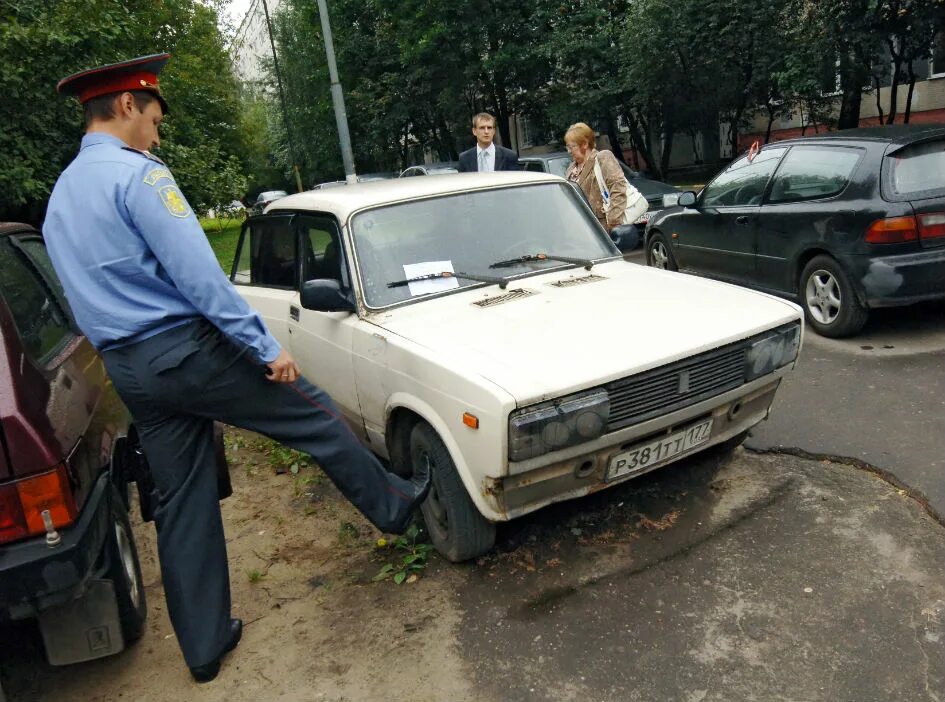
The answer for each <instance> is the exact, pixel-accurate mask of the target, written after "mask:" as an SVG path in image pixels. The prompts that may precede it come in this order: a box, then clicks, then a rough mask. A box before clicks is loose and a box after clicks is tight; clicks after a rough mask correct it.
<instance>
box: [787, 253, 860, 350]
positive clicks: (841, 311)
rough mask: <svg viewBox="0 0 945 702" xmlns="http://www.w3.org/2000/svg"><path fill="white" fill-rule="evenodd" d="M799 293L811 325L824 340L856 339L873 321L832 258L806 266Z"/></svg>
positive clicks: (822, 259) (820, 258)
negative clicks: (868, 321) (856, 335)
mask: <svg viewBox="0 0 945 702" xmlns="http://www.w3.org/2000/svg"><path fill="white" fill-rule="evenodd" d="M798 293H799V297H800V299H801V305H802V306H803V307H804V315H805V316H806V317H807V323H808V324H809V325H810V326H811V327H813V329H814V331H816V332H817V333H818V334H820V335H821V336H829V337H833V338H838V337H843V336H852V335H853V334H856V333H857V332H858V331H860V329H862V328H863V325H864V324H866V319H867V317H869V309H868V308H867V307H866V306H865V305H863V303H862V302H860V300H859V298H857V296H856V292H855V291H854V290H853V284H852V283H851V282H850V278H849V277H848V276H847V274H846V272H845V271H844V270H843V268H842V267H841V266H840V264H839V263H837V262H836V261H835V260H834V259H832V258H831V257H830V256H826V255H820V256H815V257H814V258H812V259H811V260H810V261H809V262H808V264H807V265H806V266H804V270H803V272H802V273H801V277H800V284H799V286H798Z"/></svg>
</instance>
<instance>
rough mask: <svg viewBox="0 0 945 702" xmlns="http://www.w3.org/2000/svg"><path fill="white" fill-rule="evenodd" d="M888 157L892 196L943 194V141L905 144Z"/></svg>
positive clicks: (944, 192) (944, 160)
mask: <svg viewBox="0 0 945 702" xmlns="http://www.w3.org/2000/svg"><path fill="white" fill-rule="evenodd" d="M887 158H888V161H889V176H888V179H887V181H886V182H887V185H888V186H889V189H890V191H891V193H892V194H893V195H899V196H904V195H911V196H916V197H934V196H936V195H942V194H945V140H943V139H940V140H938V141H927V142H924V143H921V144H915V145H914V146H908V147H906V148H904V149H901V150H899V151H897V152H896V153H894V154H893V155H892V156H889V157H887Z"/></svg>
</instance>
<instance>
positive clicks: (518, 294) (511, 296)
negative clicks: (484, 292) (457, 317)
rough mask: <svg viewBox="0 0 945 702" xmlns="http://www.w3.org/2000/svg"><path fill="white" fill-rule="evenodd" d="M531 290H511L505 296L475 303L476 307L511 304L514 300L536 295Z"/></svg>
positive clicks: (488, 298) (497, 296)
mask: <svg viewBox="0 0 945 702" xmlns="http://www.w3.org/2000/svg"><path fill="white" fill-rule="evenodd" d="M534 294H535V293H533V292H532V291H531V290H526V289H525V288H519V289H518V290H510V291H509V292H507V293H505V295H496V296H495V297H487V298H485V299H484V300H477V301H476V302H474V303H473V304H474V305H479V306H480V307H494V306H495V305H501V304H502V303H504V302H511V301H512V300H518V299H519V298H522V297H531V296H532V295H534Z"/></svg>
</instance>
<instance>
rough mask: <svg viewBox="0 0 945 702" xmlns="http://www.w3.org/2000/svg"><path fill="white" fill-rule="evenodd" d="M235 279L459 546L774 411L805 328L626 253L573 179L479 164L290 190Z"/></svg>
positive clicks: (430, 521) (448, 551)
mask: <svg viewBox="0 0 945 702" xmlns="http://www.w3.org/2000/svg"><path fill="white" fill-rule="evenodd" d="M232 280H233V282H234V283H235V284H236V285H237V286H238V289H239V291H240V292H241V294H242V295H243V296H244V297H245V298H246V300H247V301H248V302H249V303H250V304H251V305H252V306H253V307H255V308H256V309H257V310H259V311H260V312H261V314H262V316H263V317H264V319H265V320H266V323H267V324H268V325H269V328H270V329H271V330H272V332H273V333H274V334H275V336H276V337H277V338H278V339H279V341H280V342H281V343H282V344H283V345H284V346H285V347H286V348H287V349H288V350H289V351H290V352H291V353H292V354H293V355H294V356H295V358H296V359H297V360H298V362H299V365H300V366H301V367H302V370H303V372H304V373H305V375H306V376H307V377H308V378H309V379H310V380H311V381H312V382H314V383H316V384H318V385H320V386H321V387H322V388H324V389H325V390H326V391H327V392H328V393H329V394H330V395H331V396H332V397H333V398H334V399H335V400H336V402H337V403H338V405H339V406H340V407H341V410H342V411H343V413H344V415H345V417H346V419H347V420H348V421H349V423H350V424H351V426H352V428H353V429H354V431H356V432H357V433H358V434H359V435H360V436H361V437H362V438H363V440H364V441H365V442H366V443H367V444H368V445H369V446H370V448H371V449H372V450H373V451H375V452H376V453H377V454H379V455H381V456H382V457H385V458H387V459H389V461H390V466H391V469H392V470H395V471H397V472H399V473H401V474H409V473H410V472H411V471H412V470H413V468H414V467H415V466H417V465H420V464H426V463H429V464H430V465H431V466H432V468H433V476H434V488H433V490H432V491H431V494H430V497H429V498H428V500H427V501H426V502H425V503H424V505H423V515H424V519H425V521H426V523H427V526H428V529H429V531H430V534H431V537H432V539H433V543H434V545H435V546H436V548H437V549H438V550H439V551H440V552H441V553H442V554H444V555H445V556H446V557H447V558H449V559H451V560H454V561H460V560H464V559H468V558H472V557H474V556H477V555H479V554H481V553H483V552H485V551H487V550H489V549H490V548H491V547H492V545H493V542H494V540H495V523H496V522H500V521H504V520H509V519H513V518H515V517H518V516H520V515H523V514H526V513H528V512H531V511H533V510H536V509H539V508H540V507H543V506H544V505H547V504H549V503H552V502H557V501H560V500H565V499H570V498H574V497H580V496H581V495H586V494H587V493H590V492H594V491H597V490H599V489H601V488H603V487H607V486H609V485H613V484H615V483H619V482H622V481H624V480H627V479H629V478H632V477H634V476H637V475H640V474H642V473H645V472H648V471H650V470H652V469H654V468H658V467H661V466H664V465H666V464H668V463H671V462H672V461H675V460H678V459H679V458H682V457H684V456H687V455H689V454H692V453H693V452H696V451H701V450H703V449H705V448H708V447H709V446H713V445H715V444H719V443H722V442H728V443H729V444H732V445H734V444H737V442H739V441H740V440H741V439H743V438H744V436H745V433H746V432H747V430H748V429H749V428H750V427H752V426H753V425H755V424H756V423H758V422H760V421H761V420H763V419H765V418H766V416H767V414H768V410H769V407H770V406H771V402H772V400H773V399H774V395H775V391H776V390H777V388H778V384H779V383H780V381H781V378H782V377H783V376H784V374H785V373H787V372H788V371H789V370H790V369H791V368H793V366H794V363H795V359H796V358H797V354H798V349H799V347H800V343H801V334H802V328H801V318H802V315H801V311H800V308H799V307H797V306H796V305H794V304H792V303H790V302H787V301H785V300H781V299H779V298H776V297H772V296H770V295H765V294H762V293H758V292H752V291H749V290H746V289H743V288H739V287H735V286H731V285H727V284H724V283H718V282H714V281H710V280H705V279H702V278H697V277H693V276H686V275H679V274H676V273H671V272H668V271H661V270H656V269H653V268H647V267H644V266H638V265H635V264H633V263H630V262H627V261H624V260H623V258H622V257H621V256H620V254H619V252H618V251H617V249H616V248H615V247H614V245H613V243H612V242H611V240H610V238H609V237H608V235H607V234H606V233H605V232H604V230H603V229H601V227H600V225H599V224H598V223H597V221H596V220H595V218H594V216H593V214H592V213H591V211H590V210H589V209H588V208H587V206H586V205H585V203H584V202H583V200H582V199H581V197H580V195H579V194H578V193H576V191H575V190H574V189H573V188H572V186H571V185H570V184H568V183H567V182H565V181H564V180H562V179H561V178H558V177H556V176H551V175H543V174H530V173H489V174H481V173H474V174H460V175H450V176H431V177H427V178H412V179H398V180H390V181H385V182H377V183H366V184H359V185H352V186H348V187H346V188H335V189H331V190H325V191H320V190H318V191H313V192H308V193H301V194H298V195H290V196H288V197H284V198H282V199H280V200H278V201H276V202H274V203H273V204H272V205H270V206H269V208H268V209H267V211H266V214H265V215H263V216H261V217H255V218H252V219H250V220H249V221H248V222H247V223H246V224H245V225H244V231H243V234H242V237H241V240H240V245H239V248H238V251H237V256H236V260H235V262H234V265H233V269H232Z"/></svg>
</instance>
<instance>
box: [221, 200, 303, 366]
mask: <svg viewBox="0 0 945 702" xmlns="http://www.w3.org/2000/svg"><path fill="white" fill-rule="evenodd" d="M294 219H295V215H294V214H273V215H262V216H259V217H253V218H252V219H249V220H247V221H246V223H245V224H244V225H243V230H242V233H241V234H240V241H239V245H238V246H237V255H236V260H235V261H234V262H233V269H232V271H231V272H230V278H231V280H232V281H233V284H234V285H236V286H237V290H239V293H240V295H242V296H243V298H244V299H245V300H246V301H247V302H248V303H249V305H250V307H252V308H253V309H255V310H256V311H257V312H258V313H259V315H260V316H261V317H262V319H263V321H264V322H265V323H266V326H267V327H268V329H269V331H270V332H272V335H273V336H274V337H275V338H276V340H277V341H278V342H279V343H280V344H281V345H282V346H284V347H286V348H289V346H290V344H289V308H290V307H291V306H292V305H295V306H298V304H299V256H298V241H297V235H296V231H295V229H294V227H293V220H294Z"/></svg>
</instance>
